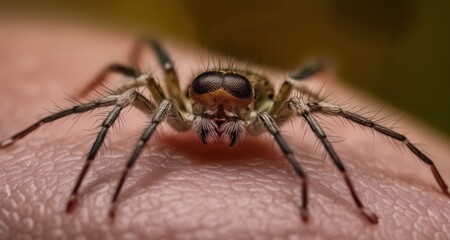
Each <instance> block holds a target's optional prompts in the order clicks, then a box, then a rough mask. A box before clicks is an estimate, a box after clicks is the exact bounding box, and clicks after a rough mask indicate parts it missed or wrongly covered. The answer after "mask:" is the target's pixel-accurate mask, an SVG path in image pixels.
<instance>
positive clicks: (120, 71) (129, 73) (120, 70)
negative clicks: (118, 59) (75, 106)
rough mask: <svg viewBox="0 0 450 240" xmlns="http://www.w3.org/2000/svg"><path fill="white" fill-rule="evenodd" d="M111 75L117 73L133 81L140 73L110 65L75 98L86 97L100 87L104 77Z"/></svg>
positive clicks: (123, 66)
mask: <svg viewBox="0 0 450 240" xmlns="http://www.w3.org/2000/svg"><path fill="white" fill-rule="evenodd" d="M111 73H118V74H121V75H123V76H125V77H131V78H133V79H135V78H137V77H138V76H139V75H140V73H139V71H138V70H136V69H133V68H131V67H128V66H125V65H122V64H119V63H112V64H110V65H108V66H106V67H105V68H104V69H103V70H102V71H100V72H99V73H98V74H97V75H96V76H95V77H94V79H92V80H91V81H90V83H89V85H88V86H86V87H85V88H84V89H83V90H82V91H80V93H78V96H77V97H84V96H86V95H87V94H88V93H89V92H90V91H92V89H95V88H96V87H97V86H99V85H101V84H102V83H103V82H104V81H105V80H106V77H107V76H108V75H109V74H111Z"/></svg>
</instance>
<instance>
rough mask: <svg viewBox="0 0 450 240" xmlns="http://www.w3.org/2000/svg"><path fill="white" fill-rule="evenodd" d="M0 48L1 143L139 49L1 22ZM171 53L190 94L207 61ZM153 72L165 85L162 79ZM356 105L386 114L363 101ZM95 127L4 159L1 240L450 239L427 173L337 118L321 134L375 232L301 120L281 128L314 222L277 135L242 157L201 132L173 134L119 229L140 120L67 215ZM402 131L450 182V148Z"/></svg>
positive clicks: (60, 127) (241, 150)
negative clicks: (113, 207)
mask: <svg viewBox="0 0 450 240" xmlns="http://www.w3.org/2000/svg"><path fill="white" fill-rule="evenodd" d="M0 36H2V37H1V38H0V116H2V118H1V119H2V120H1V122H0V139H3V138H5V137H7V136H10V135H11V134H13V133H15V132H16V131H18V130H21V129H23V128H24V127H26V126H28V125H29V124H31V123H33V122H34V121H36V120H38V119H39V118H40V117H43V116H45V115H46V114H47V112H46V111H45V110H43V108H46V109H51V110H53V109H54V104H53V103H52V101H54V102H56V103H57V105H59V106H64V107H68V106H70V104H68V103H67V102H66V101H64V100H63V99H64V97H66V96H67V95H69V96H73V95H74V94H75V93H76V92H77V90H80V89H82V88H83V87H84V86H86V85H87V84H88V82H89V79H90V78H92V76H93V75H94V74H95V73H96V72H98V71H99V70H100V69H101V68H102V67H103V66H105V65H106V64H108V63H111V62H117V61H122V62H124V60H126V55H127V52H128V50H129V49H130V45H131V44H132V42H133V37H132V36H125V37H124V36H121V35H118V34H114V33H111V32H108V31H107V30H98V29H92V28H91V29H88V28H80V27H75V26H73V25H63V24H55V23H51V24H43V23H36V22H33V23H32V22H26V21H25V22H16V21H12V20H3V21H1V22H0ZM164 44H165V46H166V47H167V49H168V51H169V53H170V54H171V55H172V56H173V59H174V61H175V64H176V68H177V70H178V71H179V75H180V78H181V79H182V80H181V82H182V84H181V85H182V86H185V85H186V84H187V83H188V81H189V79H190V78H191V77H192V76H193V74H192V72H198V71H201V70H202V64H201V63H200V59H201V58H203V59H207V57H205V55H202V54H201V53H198V52H196V51H195V50H186V49H185V48H180V47H178V46H177V45H174V44H173V43H172V44H171V43H164ZM152 61H153V63H154V60H152ZM152 61H150V63H149V64H152ZM149 69H150V70H153V71H154V72H155V75H156V76H157V77H158V79H162V75H161V72H162V71H161V70H160V68H159V66H157V65H155V64H153V65H152V66H150V67H149ZM276 76H277V78H275V79H273V80H278V81H279V82H278V83H277V84H275V85H276V86H279V85H280V83H281V80H282V76H286V74H285V75H283V74H281V75H280V74H278V75H276ZM321 78H326V76H325V75H323V76H320V77H317V78H315V79H312V81H313V82H314V83H316V86H319V87H320V86H321V85H323V83H324V82H325V81H326V82H327V83H326V85H325V91H326V92H330V91H332V92H335V94H334V95H333V96H335V97H338V96H342V97H340V99H344V100H345V99H348V98H349V97H350V96H351V95H352V94H353V93H354V92H355V91H354V90H349V89H347V90H346V89H344V88H343V87H342V86H341V87H339V85H340V83H339V82H335V81H334V80H332V79H329V78H327V79H321ZM160 81H161V80H160ZM350 105H351V106H358V107H366V106H371V107H369V109H375V110H376V109H379V108H380V104H379V103H375V102H373V101H372V100H367V98H364V99H363V97H361V96H360V95H358V96H357V97H354V98H352V99H351V100H350ZM368 111H369V110H368ZM104 112H105V111H100V113H104ZM125 112H126V111H125ZM383 112H385V113H387V114H389V113H391V112H392V111H391V110H384V111H383ZM88 115H89V116H88ZM88 115H85V116H83V117H82V118H80V119H79V120H78V121H77V123H76V124H75V126H74V127H73V128H72V129H71V130H70V132H67V131H68V129H69V128H70V127H71V126H72V124H73V122H74V120H73V118H71V117H69V118H68V119H67V120H66V121H59V122H58V123H54V124H50V125H49V126H47V127H43V128H41V129H39V130H38V131H36V132H34V133H32V134H31V135H30V136H28V137H26V138H24V139H22V140H21V141H19V142H17V143H16V144H14V145H13V146H11V147H9V148H7V149H2V150H0V164H1V168H0V179H1V180H0V183H1V186H0V196H1V197H0V238H1V239H27V238H42V239H75V238H77V239H84V238H87V239H98V238H100V237H101V238H104V239H140V238H145V239H150V238H177V239H191V238H206V239H217V238H219V239H226V238H240V239H245V238H258V239H264V238H267V239H272V238H285V239H286V238H291V239H299V238H302V239H305V238H312V239H331V238H336V239H355V238H365V239H447V238H449V236H450V199H448V197H446V196H445V195H444V194H442V192H440V189H439V188H438V186H437V184H436V183H435V181H434V178H433V177H432V174H431V172H429V170H428V168H426V167H425V166H424V165H423V164H420V163H418V160H417V159H415V158H414V157H413V156H412V154H409V153H408V152H407V150H406V149H405V148H403V147H402V146H401V145H400V144H399V146H400V147H399V148H398V147H396V145H395V144H392V141H388V140H387V139H386V138H385V137H380V136H379V135H378V134H373V133H372V131H371V130H366V131H363V130H361V128H359V127H352V125H350V124H347V125H343V124H342V123H341V121H340V120H337V121H333V119H335V118H323V120H322V121H321V123H324V125H325V126H324V128H325V131H326V132H327V133H328V135H330V136H333V138H331V139H332V140H334V141H333V142H335V144H334V146H335V148H336V150H337V151H338V153H339V154H340V156H341V158H342V160H343V161H344V164H346V167H347V170H348V171H349V174H350V176H351V178H352V179H353V182H354V184H355V187H356V190H357V192H358V193H359V195H360V197H361V199H362V201H363V202H364V203H365V204H366V206H367V207H368V208H370V209H371V210H372V211H374V212H375V213H376V214H377V215H378V217H379V224H378V225H372V224H370V223H368V222H367V221H366V220H365V219H364V218H363V217H361V215H360V214H359V212H358V211H357V210H356V207H355V205H354V203H353V201H352V200H351V197H350V195H349V192H348V189H347V188H346V186H345V184H344V181H343V179H342V178H341V175H340V174H339V172H338V171H337V170H336V168H335V167H334V165H333V164H332V163H331V161H330V160H329V159H328V157H325V156H326V155H325V154H324V151H323V148H322V147H321V146H318V144H319V143H318V142H317V140H316V138H315V137H314V135H313V134H312V133H311V132H310V129H309V127H306V126H304V125H302V123H301V122H299V121H294V122H293V124H292V125H291V124H287V125H285V126H283V127H282V128H281V129H282V133H283V134H284V135H285V136H286V139H287V141H288V143H289V144H290V145H291V146H292V148H293V150H294V151H295V152H296V154H297V159H298V160H299V161H300V163H301V164H302V166H303V167H304V169H305V170H306V173H307V174H308V177H309V180H310V181H309V183H310V185H309V186H310V196H309V200H310V208H309V210H310V221H309V222H308V223H306V224H305V223H303V222H302V221H301V220H300V217H299V212H298V208H297V206H298V204H299V202H300V187H299V182H300V181H299V180H298V178H297V177H296V175H295V174H294V173H293V172H292V171H291V169H290V168H289V166H288V164H287V162H286V161H285V159H284V158H283V156H282V154H281V152H280V151H279V148H278V146H276V145H275V144H274V143H273V142H272V141H271V139H270V138H269V137H268V136H266V135H261V136H260V137H258V138H247V139H246V140H244V142H243V143H241V144H240V145H238V146H236V147H233V148H229V147H227V146H225V145H223V144H221V143H217V144H213V145H206V146H205V145H203V144H202V143H200V142H199V141H198V140H196V139H195V137H194V135H193V134H192V133H191V132H189V133H183V134H178V133H174V132H173V131H172V130H171V129H170V127H169V126H168V125H163V127H162V128H161V129H160V130H159V134H158V136H155V138H153V139H152V140H151V141H150V143H149V144H148V145H149V148H148V149H147V150H146V151H145V152H144V154H143V156H142V157H141V158H140V159H139V160H138V162H137V164H136V166H135V167H134V168H133V170H132V172H131V174H130V176H129V178H128V180H127V182H126V184H125V187H124V189H123V192H122V195H121V197H120V200H119V202H120V203H119V208H118V210H117V218H116V222H115V224H114V225H111V224H110V223H109V221H108V218H107V211H108V209H109V203H110V199H111V197H112V193H113V189H114V187H115V186H116V184H117V181H118V178H119V176H120V173H121V170H122V168H123V166H124V165H125V161H126V160H127V159H128V157H129V155H130V152H131V150H132V148H133V146H134V144H135V142H136V139H137V136H138V135H140V133H141V130H142V129H143V127H144V126H145V125H146V122H148V121H149V117H146V116H145V115H143V114H142V113H139V112H137V111H135V110H132V111H131V112H129V113H127V114H126V115H125V116H124V117H123V119H124V120H123V121H122V123H121V124H120V128H116V129H115V130H114V131H112V133H111V134H110V135H109V136H110V141H109V142H108V143H107V146H108V149H104V151H103V154H99V156H98V157H97V159H96V160H95V162H94V164H93V166H92V168H91V171H90V172H89V173H88V175H87V177H86V179H85V182H84V184H83V186H82V187H81V196H80V203H79V206H78V208H77V209H76V211H75V212H74V213H73V214H72V215H68V214H66V213H65V212H64V209H65V204H66V202H67V199H68V197H69V194H70V191H71V189H72V187H73V185H74V183H75V179H76V177H77V176H78V174H79V171H80V170H81V167H82V165H83V163H84V160H85V155H86V153H87V152H88V150H89V148H90V147H91V144H92V141H93V139H94V134H95V133H96V132H97V131H98V130H97V128H96V126H98V125H99V124H100V121H101V119H103V117H102V116H103V115H102V116H100V117H99V114H98V112H97V113H91V114H88ZM398 117H399V116H397V118H398ZM397 118H395V117H394V119H397ZM325 121H326V122H325ZM63 122H64V123H63ZM389 123H392V121H391V122H387V124H388V125H389ZM302 126H303V127H302ZM396 126H398V127H397V128H396V129H397V130H398V131H400V132H401V133H408V134H407V136H408V137H409V139H411V141H412V142H413V143H422V144H423V145H424V146H423V145H420V147H422V149H424V150H425V151H426V152H428V153H429V154H430V155H431V156H432V159H433V160H434V161H435V163H436V165H437V167H438V168H439V170H440V171H441V173H442V175H443V177H444V179H445V180H446V181H447V182H450V175H449V173H450V161H448V159H449V156H450V144H449V143H448V141H447V140H445V139H443V138H441V137H439V136H437V135H436V134H434V133H433V132H431V131H430V130H427V129H426V128H425V127H423V126H419V125H418V124H413V123H412V122H411V121H408V120H407V119H403V120H402V121H401V122H400V123H398V124H397V125H396ZM85 129H90V130H89V131H85ZM304 132H306V135H305V134H304Z"/></svg>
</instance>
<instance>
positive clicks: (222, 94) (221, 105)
mask: <svg viewBox="0 0 450 240" xmlns="http://www.w3.org/2000/svg"><path fill="white" fill-rule="evenodd" d="M189 95H190V97H191V99H192V101H193V102H194V112H195V113H196V114H198V115H208V116H211V117H214V118H215V120H217V123H218V125H220V124H221V122H225V121H228V120H229V119H230V118H239V119H241V118H242V115H243V113H245V112H247V109H248V106H249V105H250V104H251V103H252V101H253V86H252V84H251V82H250V81H249V80H248V79H247V78H246V77H244V76H243V75H241V74H238V73H234V72H228V71H208V72H204V73H201V74H200V75H198V76H197V77H195V78H194V80H193V81H192V83H191V85H190V88H189Z"/></svg>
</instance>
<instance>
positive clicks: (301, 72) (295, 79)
mask: <svg viewBox="0 0 450 240" xmlns="http://www.w3.org/2000/svg"><path fill="white" fill-rule="evenodd" d="M324 67H325V62H324V61H322V60H317V61H314V62H311V63H309V64H307V65H305V66H303V67H301V68H299V69H298V70H297V71H295V72H294V74H292V76H290V77H288V78H287V79H286V80H284V82H283V84H282V85H281V87H280V90H278V93H277V95H276V96H275V98H274V103H273V105H272V107H271V108H270V110H269V114H271V115H274V114H276V113H277V112H278V111H279V110H280V109H281V108H283V106H284V103H285V102H286V101H287V100H288V98H289V97H290V96H291V93H292V91H293V90H294V89H295V90H298V91H300V92H302V93H308V94H310V93H311V89H309V88H307V87H306V86H305V85H304V84H303V81H302V80H306V79H307V78H309V77H311V76H313V75H315V74H317V73H319V72H320V71H322V70H323V69H324ZM312 94H314V93H312ZM312 97H313V98H318V97H319V96H315V95H313V96H312Z"/></svg>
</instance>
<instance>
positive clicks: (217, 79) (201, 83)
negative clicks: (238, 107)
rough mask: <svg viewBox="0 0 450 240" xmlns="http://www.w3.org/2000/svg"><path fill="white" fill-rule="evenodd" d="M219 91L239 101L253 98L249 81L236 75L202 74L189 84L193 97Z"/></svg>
mask: <svg viewBox="0 0 450 240" xmlns="http://www.w3.org/2000/svg"><path fill="white" fill-rule="evenodd" d="M220 89H223V90H225V92H227V93H228V94H230V95H232V96H234V97H236V98H239V99H248V98H251V97H252V96H253V87H252V84H251V83H250V81H249V80H248V79H247V78H246V77H244V76H242V75H240V74H236V73H230V72H225V73H223V72H219V71H211V72H204V73H202V74H200V75H198V76H197V77H196V78H195V79H194V80H193V81H192V84H191V93H193V94H195V95H201V94H205V93H213V92H215V91H217V90H220Z"/></svg>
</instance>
